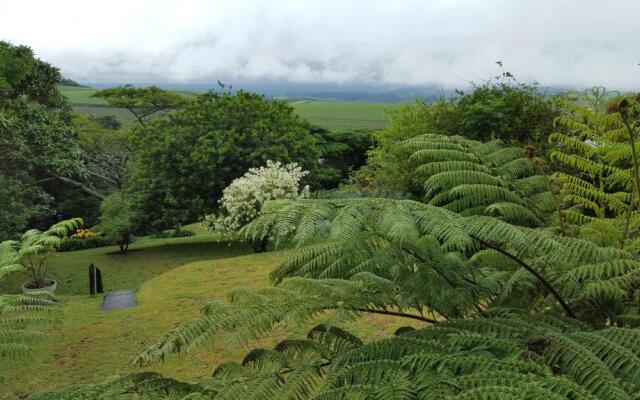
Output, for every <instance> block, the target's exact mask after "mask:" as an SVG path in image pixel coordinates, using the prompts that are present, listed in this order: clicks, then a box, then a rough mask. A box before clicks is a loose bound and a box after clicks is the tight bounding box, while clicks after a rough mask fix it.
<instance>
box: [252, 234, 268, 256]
mask: <svg viewBox="0 0 640 400" xmlns="http://www.w3.org/2000/svg"><path fill="white" fill-rule="evenodd" d="M267 243H269V239H268V238H266V237H264V238H262V239H260V240H254V241H253V243H252V244H251V246H252V247H253V251H254V252H256V253H264V252H266V251H267Z"/></svg>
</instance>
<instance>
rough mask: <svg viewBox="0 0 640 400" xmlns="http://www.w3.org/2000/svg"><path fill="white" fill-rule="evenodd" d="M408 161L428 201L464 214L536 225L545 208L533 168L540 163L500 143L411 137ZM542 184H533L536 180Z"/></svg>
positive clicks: (545, 188) (544, 187) (543, 187)
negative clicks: (421, 183) (540, 198)
mask: <svg viewBox="0 0 640 400" xmlns="http://www.w3.org/2000/svg"><path fill="white" fill-rule="evenodd" d="M405 146H406V147H407V148H409V149H411V150H412V151H413V154H412V155H411V157H410V159H409V160H410V161H411V162H413V164H414V167H415V177H414V179H415V180H417V181H421V182H424V183H423V187H424V194H425V199H426V201H427V202H428V203H429V204H431V205H435V206H442V207H444V208H446V209H448V210H451V211H454V212H459V213H464V214H466V215H474V214H486V215H494V216H496V217H499V218H502V219H504V220H506V221H510V222H514V223H518V224H522V225H526V226H536V225H538V224H540V223H541V221H542V220H543V219H544V218H545V214H546V213H548V211H549V209H548V206H549V205H548V204H547V203H539V202H536V201H535V200H537V199H538V198H537V197H535V195H536V194H541V193H545V192H547V191H548V190H549V188H548V185H547V184H546V181H545V180H544V179H540V178H542V176H541V175H540V173H541V171H540V170H539V168H538V167H537V165H538V164H540V161H539V160H537V159H535V157H534V155H533V154H532V152H531V153H526V152H525V150H524V149H521V148H517V147H504V146H503V145H502V143H501V142H500V141H493V142H490V143H480V142H477V141H472V140H468V139H464V138H461V137H456V136H442V135H435V134H428V135H423V136H418V137H415V138H412V139H409V140H408V141H406V142H405ZM536 179H537V181H538V182H542V183H543V185H539V184H534V185H532V184H531V183H534V182H535V181H536Z"/></svg>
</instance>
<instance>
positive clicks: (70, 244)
mask: <svg viewBox="0 0 640 400" xmlns="http://www.w3.org/2000/svg"><path fill="white" fill-rule="evenodd" d="M112 244H114V242H113V240H111V239H109V238H106V237H104V236H92V237H88V238H84V239H82V238H78V237H70V238H68V239H65V240H63V241H62V243H61V244H60V249H59V251H76V250H85V249H95V248H97V247H105V246H110V245H112Z"/></svg>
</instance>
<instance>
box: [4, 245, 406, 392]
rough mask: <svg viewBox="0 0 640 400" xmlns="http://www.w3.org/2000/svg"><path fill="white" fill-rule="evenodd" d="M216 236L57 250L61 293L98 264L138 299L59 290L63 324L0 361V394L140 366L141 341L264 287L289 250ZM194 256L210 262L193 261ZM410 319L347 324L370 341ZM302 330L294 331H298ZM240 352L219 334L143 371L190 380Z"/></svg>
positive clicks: (269, 341)
mask: <svg viewBox="0 0 640 400" xmlns="http://www.w3.org/2000/svg"><path fill="white" fill-rule="evenodd" d="M214 239H215V238H214V237H213V236H212V235H198V236H195V237H191V238H183V239H168V240H153V241H152V240H146V241H145V240H141V241H139V242H138V243H136V244H135V245H134V249H135V248H136V247H137V248H144V250H142V251H138V252H133V253H131V254H130V255H127V256H110V255H106V254H105V253H106V252H108V251H110V250H112V248H103V249H93V250H84V251H79V252H73V253H61V254H58V255H57V257H56V259H55V261H54V264H56V265H54V268H56V269H57V270H58V275H59V276H69V277H72V280H71V282H63V283H62V284H61V286H60V290H61V292H62V293H74V292H76V291H77V290H79V289H80V288H81V287H84V285H85V284H86V281H87V278H86V274H85V272H86V265H88V263H89V262H96V263H97V264H98V265H99V266H100V267H101V268H103V271H104V272H105V274H104V275H105V283H106V284H107V287H108V288H111V289H117V288H123V287H129V288H135V287H138V288H139V289H138V300H139V305H138V307H136V308H132V309H127V310H119V311H112V312H102V311H100V310H99V307H100V305H101V303H102V297H101V296H99V297H97V298H90V297H89V296H87V295H83V294H82V295H68V294H67V295H62V296H61V299H62V303H63V304H62V309H63V318H62V322H61V324H60V325H59V326H56V327H54V328H53V329H52V330H51V331H50V337H49V338H48V341H47V342H46V343H45V345H44V346H42V347H40V348H39V349H38V351H37V352H36V353H35V354H34V355H33V357H31V358H30V359H27V360H18V361H12V362H11V363H5V364H4V365H0V374H5V375H7V377H8V381H7V382H6V383H7V385H5V386H3V387H2V389H0V399H15V398H19V397H20V396H23V395H24V394H28V393H32V392H35V391H39V390H42V389H43V388H54V387H60V386H64V385H69V384H78V383H91V382H100V381H103V380H104V379H105V378H107V377H110V376H116V375H118V374H121V373H127V372H134V371H138V370H141V369H140V368H137V367H132V366H130V365H129V362H130V360H131V358H132V357H133V356H134V355H135V353H136V352H137V351H139V350H140V349H141V348H142V347H144V346H145V345H148V344H150V343H152V342H153V341H154V340H155V339H157V338H158V337H159V336H160V335H161V334H162V333H163V332H166V331H167V330H169V329H171V328H172V327H175V326H176V325H178V324H180V323H182V322H185V321H188V320H189V319H191V318H194V317H196V316H197V315H198V310H199V309H200V308H201V307H202V306H203V305H204V304H205V303H206V302H207V301H209V300H212V299H215V298H218V299H222V298H224V297H225V295H226V294H227V293H228V291H229V290H230V289H231V288H233V287H235V286H245V287H249V288H257V287H261V286H264V285H266V284H267V283H268V280H267V276H268V273H269V272H270V271H271V270H272V269H273V267H275V266H276V265H277V264H278V263H279V262H280V261H281V260H283V259H284V257H286V252H270V253H265V254H249V255H245V256H239V257H234V255H236V254H241V253H243V252H247V249H246V248H244V247H242V246H231V247H228V246H227V245H226V244H217V243H215V242H213V241H212V240H214ZM221 257H230V258H221ZM198 258H206V259H207V260H204V261H196V262H190V261H193V260H194V259H198ZM216 258H217V259H216ZM96 260H101V261H99V262H98V261H96ZM185 262H189V263H186V264H185ZM407 324H410V323H408V322H406V321H397V320H391V319H388V318H385V317H383V316H377V315H371V316H369V315H367V316H365V317H363V318H362V319H360V320H359V321H358V322H357V323H356V324H354V326H352V327H351V328H353V329H354V331H356V332H358V333H359V334H360V335H362V337H364V338H366V339H374V338H378V337H380V336H382V335H388V334H390V333H392V332H393V331H394V330H395V329H397V328H398V327H399V326H402V325H407ZM305 329H306V328H300V329H298V330H297V331H292V332H293V333H296V334H303V333H304V331H305ZM285 333H286V332H282V331H278V332H274V333H273V334H272V335H271V336H270V337H268V338H265V339H263V340H261V341H259V342H258V343H254V344H253V345H254V346H252V347H255V345H259V346H269V347H270V346H272V345H273V344H274V343H275V342H276V341H278V340H280V339H282V338H283V337H284V336H285ZM290 333H291V332H290ZM245 353H246V349H244V348H240V349H238V348H235V347H231V346H225V335H221V337H220V338H219V340H218V344H217V345H216V346H214V347H212V348H209V349H203V350H201V351H198V352H196V353H193V354H189V355H187V356H175V357H171V358H169V359H168V360H167V361H166V362H165V363H163V364H155V365H152V366H150V367H147V368H145V370H153V371H158V372H161V373H163V374H165V375H167V376H171V377H176V378H179V379H184V380H189V381H195V380H197V379H199V378H203V377H205V376H208V375H210V373H211V372H212V370H213V368H215V366H216V365H217V364H218V363H220V362H222V361H225V360H229V359H232V360H236V361H239V360H241V359H242V357H243V355H244V354H245ZM34 366H36V367H35V368H34Z"/></svg>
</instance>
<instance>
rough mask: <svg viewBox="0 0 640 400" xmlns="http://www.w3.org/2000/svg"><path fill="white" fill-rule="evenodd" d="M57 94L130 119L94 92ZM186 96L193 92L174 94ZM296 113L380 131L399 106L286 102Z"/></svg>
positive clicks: (88, 110)
mask: <svg viewBox="0 0 640 400" xmlns="http://www.w3.org/2000/svg"><path fill="white" fill-rule="evenodd" d="M60 91H61V92H62V94H64V95H65V96H67V97H68V98H69V100H70V102H71V104H72V106H73V109H74V111H76V112H78V113H84V114H91V115H95V116H104V115H113V116H115V117H116V118H118V119H119V120H120V121H122V122H123V123H129V122H131V121H133V120H134V117H133V115H132V114H131V113H130V112H129V111H128V110H125V109H123V108H114V107H108V106H107V105H106V102H105V101H104V100H102V99H98V98H95V97H91V95H92V94H93V93H95V91H96V89H93V88H77V87H70V86H61V87H60ZM177 92H178V93H181V94H183V95H186V96H191V95H194V94H197V93H198V92H197V91H189V90H181V91H177ZM290 104H291V106H292V107H293V108H294V109H295V110H296V112H297V113H298V114H299V115H300V116H301V117H303V118H305V119H307V120H309V122H311V123H312V124H314V125H318V126H320V127H323V128H325V129H329V130H350V129H371V130H375V129H384V128H386V127H387V125H388V112H389V111H393V110H395V109H397V108H398V107H400V106H401V105H400V104H393V103H360V102H353V103H351V102H324V101H307V100H304V101H294V102H291V103H290Z"/></svg>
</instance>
